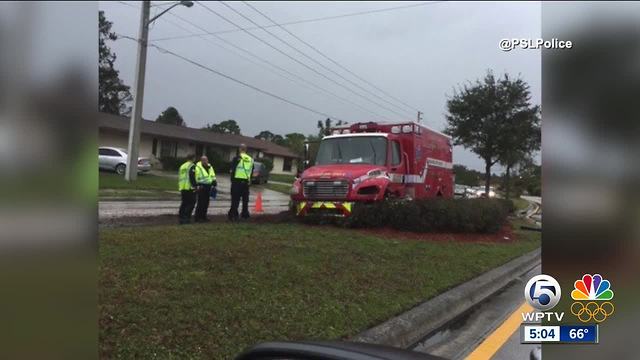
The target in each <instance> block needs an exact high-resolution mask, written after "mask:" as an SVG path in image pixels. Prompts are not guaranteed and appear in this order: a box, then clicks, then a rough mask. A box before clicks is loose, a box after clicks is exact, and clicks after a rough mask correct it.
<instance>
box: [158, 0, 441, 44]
mask: <svg viewBox="0 0 640 360" xmlns="http://www.w3.org/2000/svg"><path fill="white" fill-rule="evenodd" d="M441 2H445V1H431V2H424V3H417V4H409V5H403V6H395V7H389V8H385V9H377V10H367V11H360V12H355V13H348V14H341V15H333V16H324V17H319V18H312V19H304V20H296V21H289V22H284V23H279V24H278V25H280V26H286V25H297V24H304V23H310V22H318V21H326V20H334V19H342V18H346V17H351V16H360V15H368V14H374V13H382V12H387V11H394V10H401V9H409V8H414V7H418V6H425V5H432V4H437V3H441ZM275 26H277V25H267V26H265V27H267V28H269V27H275ZM258 29H259V27H247V28H240V29H230V30H222V31H216V32H206V33H202V34H198V35H214V34H227V33H233V32H238V31H243V30H258ZM193 36H196V35H186V36H172V37H165V38H158V39H153V41H165V40H175V39H184V38H189V37H193Z"/></svg>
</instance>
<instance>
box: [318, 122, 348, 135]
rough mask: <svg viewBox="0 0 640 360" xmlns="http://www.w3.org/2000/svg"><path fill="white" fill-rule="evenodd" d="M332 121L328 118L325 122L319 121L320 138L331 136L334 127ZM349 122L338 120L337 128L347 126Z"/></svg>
mask: <svg viewBox="0 0 640 360" xmlns="http://www.w3.org/2000/svg"><path fill="white" fill-rule="evenodd" d="M331 123H332V120H331V119H330V118H327V119H325V120H324V122H322V120H318V136H319V137H321V138H322V137H323V136H327V135H331V128H332V127H333V126H332V125H331ZM346 124H347V122H346V121H345V122H343V121H342V120H338V122H336V124H335V126H340V125H346Z"/></svg>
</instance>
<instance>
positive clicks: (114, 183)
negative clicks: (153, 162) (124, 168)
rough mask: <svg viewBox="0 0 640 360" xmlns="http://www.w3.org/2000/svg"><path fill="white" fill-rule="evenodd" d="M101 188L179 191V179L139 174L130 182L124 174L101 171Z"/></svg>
mask: <svg viewBox="0 0 640 360" xmlns="http://www.w3.org/2000/svg"><path fill="white" fill-rule="evenodd" d="M100 189H118V190H170V191H178V180H177V179H174V178H170V177H165V176H156V175H151V174H138V179H137V180H136V181H134V182H132V183H129V182H127V181H125V179H124V175H118V174H116V173H110V172H103V171H101V172H100Z"/></svg>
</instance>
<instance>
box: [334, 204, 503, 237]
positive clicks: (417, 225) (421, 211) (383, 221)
mask: <svg viewBox="0 0 640 360" xmlns="http://www.w3.org/2000/svg"><path fill="white" fill-rule="evenodd" d="M512 209H515V207H514V206H513V202H512V201H510V200H503V199H429V200H414V201H397V200H392V201H386V202H379V203H373V204H356V205H355V206H354V209H353V213H352V215H351V216H350V217H349V218H347V219H345V225H346V226H348V227H353V228H377V227H384V226H390V227H392V228H394V229H396V230H402V231H412V232H477V233H488V232H497V231H498V230H500V228H501V227H502V224H503V223H504V222H505V220H506V218H507V216H508V214H509V212H510V211H512Z"/></svg>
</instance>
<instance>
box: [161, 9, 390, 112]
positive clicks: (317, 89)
mask: <svg viewBox="0 0 640 360" xmlns="http://www.w3.org/2000/svg"><path fill="white" fill-rule="evenodd" d="M169 14H170V15H172V16H174V17H176V18H178V19H180V20H182V21H184V22H186V23H188V24H190V25H191V26H193V27H195V28H197V29H200V30H205V31H206V29H203V28H202V27H201V26H199V25H197V24H194V23H193V22H191V21H189V20H187V19H185V18H183V17H181V16H178V15H176V14H173V13H169ZM161 20H163V19H162V18H161ZM164 20H166V19H164ZM180 28H181V29H183V30H184V31H186V32H188V33H193V32H192V31H190V30H187V29H185V28H184V27H182V26H180ZM214 36H215V37H216V38H217V39H218V40H220V41H223V42H224V43H226V44H228V45H229V46H231V47H233V48H235V49H238V50H240V51H242V52H244V53H246V54H249V55H250V56H252V57H254V58H256V59H258V60H259V61H261V62H263V63H265V64H268V65H270V66H272V67H274V68H275V69H278V70H280V71H282V72H284V73H286V74H289V75H290V76H293V77H294V78H296V79H298V80H299V81H301V82H302V83H300V82H299V81H296V80H293V79H291V78H289V77H287V76H285V75H282V74H280V73H278V72H276V71H273V70H272V69H270V68H268V67H266V66H264V65H262V64H260V63H257V62H255V61H253V60H251V59H250V58H248V57H246V56H244V55H242V54H239V53H237V52H235V51H234V50H231V49H228V48H225V47H224V46H222V45H220V44H217V43H215V42H212V41H211V39H209V38H206V37H204V36H199V38H200V39H202V40H204V41H206V42H208V43H210V44H212V45H216V46H219V47H221V48H223V49H225V50H227V51H230V52H232V53H234V54H236V55H237V56H240V57H242V58H243V59H245V60H247V61H249V62H251V63H252V64H254V65H258V66H262V67H265V68H267V69H268V70H269V71H271V72H273V73H274V74H276V75H279V76H281V77H284V78H285V79H287V80H289V81H291V82H293V83H296V84H298V85H302V86H306V87H307V88H309V87H310V88H312V89H315V91H320V92H322V93H325V94H327V95H329V96H332V97H334V98H336V99H338V100H340V101H342V102H344V103H348V104H350V105H354V106H356V107H358V108H360V109H361V110H363V111H365V112H367V113H369V114H371V115H373V116H378V117H380V118H383V119H386V120H388V118H386V117H385V116H382V115H380V114H378V113H376V112H374V111H371V110H369V109H367V108H365V107H363V106H361V105H360V104H358V103H355V102H353V101H351V100H349V99H346V98H343V97H341V96H338V95H336V94H334V93H332V92H331V91H329V90H327V89H324V88H322V87H320V86H318V85H316V84H314V83H313V82H311V81H308V80H306V79H305V78H303V77H301V76H299V75H296V74H294V73H292V72H290V71H288V70H287V69H285V68H283V67H281V66H278V65H276V64H274V63H272V62H270V61H268V60H265V59H263V58H262V57H260V56H259V55H256V54H255V53H252V52H251V51H249V50H246V49H244V48H242V47H239V46H237V45H235V44H233V43H232V42H230V41H228V40H226V39H224V38H222V37H220V36H218V35H214Z"/></svg>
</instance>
